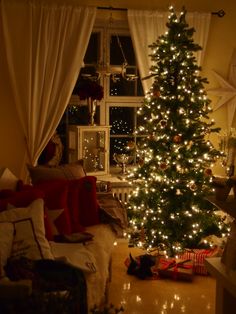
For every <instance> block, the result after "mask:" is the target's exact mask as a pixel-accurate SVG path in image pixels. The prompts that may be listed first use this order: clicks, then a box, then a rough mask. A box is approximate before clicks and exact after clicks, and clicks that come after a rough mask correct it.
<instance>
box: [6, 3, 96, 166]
mask: <svg viewBox="0 0 236 314" xmlns="http://www.w3.org/2000/svg"><path fill="white" fill-rule="evenodd" d="M0 14H1V17H0V20H2V23H3V25H2V27H3V34H4V38H3V39H2V40H3V41H2V44H4V45H5V47H6V55H7V63H8V67H9V74H10V78H11V83H12V93H13V94H14V99H15V104H16V107H17V112H18V114H19V117H20V121H21V123H22V126H23V129H24V133H25V138H26V145H27V152H28V155H29V156H28V158H29V161H28V162H29V163H31V164H35V163H36V162H37V159H38V157H39V155H40V153H41V151H42V150H43V148H44V147H45V145H46V144H47V142H48V141H49V139H50V138H51V137H52V135H53V133H54V132H55V129H56V127H57V125H58V123H59V121H60V119H61V117H62V115H63V112H64V111H65V108H66V106H67V104H68V102H69V98H70V96H71V93H72V90H73V87H74V85H75V82H76V79H77V77H78V74H79V71H80V68H81V66H82V63H83V58H84V55H85V52H86V48H87V45H88V41H89V37H90V34H91V32H92V27H93V25H94V20H95V15H96V8H92V7H90V8H89V7H80V6H77V5H74V4H72V3H71V4H70V1H67V2H66V4H60V5H59V4H55V3H54V4H53V3H47V2H46V1H41V0H24V1H22V0H21V1H19V0H0Z"/></svg>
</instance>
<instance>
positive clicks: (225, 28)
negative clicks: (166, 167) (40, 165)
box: [0, 0, 236, 177]
mask: <svg viewBox="0 0 236 314" xmlns="http://www.w3.org/2000/svg"><path fill="white" fill-rule="evenodd" d="M50 1H53V0H50ZM60 2H62V1H60ZM74 2H75V3H80V4H84V5H95V6H105V7H111V6H113V7H119V8H127V7H128V8H133V9H134V8H137V9H152V8H153V9H162V10H167V8H168V4H169V1H167V0H163V1H161V4H160V1H157V0H156V1H154V0H146V1H141V0H129V1H126V0H119V2H117V1H99V0H97V1H95V0H80V1H79V0H77V1H76V0H74ZM172 4H173V5H174V6H175V8H176V9H177V10H180V9H181V8H182V6H183V2H182V1H180V0H175V1H172ZM184 5H185V7H186V9H187V11H202V12H214V11H218V10H219V9H223V10H224V11H225V12H226V15H225V16H224V17H223V18H218V17H216V16H212V21H211V27H210V33H209V41H208V44H207V51H206V55H205V60H204V64H203V72H202V76H205V77H207V78H208V80H209V84H208V86H207V88H217V87H219V84H218V82H217V81H216V79H215V78H214V76H213V74H212V70H215V71H216V72H218V73H219V74H220V75H222V77H224V78H228V74H229V63H230V59H231V56H232V53H233V50H234V48H236V37H235V29H236V27H235V26H236V2H235V1H232V0H231V1H229V0H228V1H224V2H223V3H222V1H220V0H214V1H212V0H194V1H190V0H185V3H184ZM99 14H101V12H100V13H99ZM116 15H119V19H120V18H125V15H126V12H125V11H121V12H118V11H117V12H114V17H115V16H116ZM13 22H14V21H13ZM1 36H2V34H1V29H0V38H1ZM0 42H1V40H0ZM0 55H1V56H4V50H3V47H2V46H1V44H0ZM0 68H1V72H0V147H1V154H0V165H1V166H2V165H4V166H7V167H9V168H11V169H12V170H13V171H14V173H15V174H16V175H18V176H21V177H22V176H24V171H25V168H24V160H25V155H26V154H25V145H24V136H23V133H22V129H21V127H20V123H19V120H18V118H17V116H16V114H15V108H14V100H13V99H12V93H11V89H10V83H9V80H8V76H7V74H6V73H7V72H6V70H7V67H6V63H5V61H4V58H0ZM2 69H3V70H2ZM4 69H5V71H4ZM210 99H211V100H212V106H213V108H214V105H215V103H216V102H217V100H218V98H217V97H215V96H214V97H213V96H210ZM212 118H214V119H215V121H216V125H217V126H219V127H221V128H222V129H225V128H226V126H227V104H226V105H224V106H222V107H221V108H219V109H218V110H216V111H215V112H214V113H213V114H212ZM234 126H236V124H235V121H234ZM211 140H212V141H213V143H214V145H217V137H216V136H215V137H212V138H211ZM214 171H215V173H218V174H224V171H223V168H222V167H221V166H220V164H219V163H218V164H217V165H216V167H215V168H214Z"/></svg>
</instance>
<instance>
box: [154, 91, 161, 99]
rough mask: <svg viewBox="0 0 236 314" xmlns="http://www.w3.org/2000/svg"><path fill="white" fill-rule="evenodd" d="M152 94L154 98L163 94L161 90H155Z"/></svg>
mask: <svg viewBox="0 0 236 314" xmlns="http://www.w3.org/2000/svg"><path fill="white" fill-rule="evenodd" d="M152 95H153V98H159V97H160V95H161V93H160V91H159V90H154V91H153V93H152Z"/></svg>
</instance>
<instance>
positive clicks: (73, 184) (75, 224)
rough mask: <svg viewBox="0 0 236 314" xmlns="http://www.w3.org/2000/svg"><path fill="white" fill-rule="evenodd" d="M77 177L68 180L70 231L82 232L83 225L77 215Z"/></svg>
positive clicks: (83, 229)
mask: <svg viewBox="0 0 236 314" xmlns="http://www.w3.org/2000/svg"><path fill="white" fill-rule="evenodd" d="M79 186H80V184H79V179H78V180H69V191H68V207H69V213H70V222H71V230H72V232H83V231H85V227H83V226H82V225H81V221H80V215H79Z"/></svg>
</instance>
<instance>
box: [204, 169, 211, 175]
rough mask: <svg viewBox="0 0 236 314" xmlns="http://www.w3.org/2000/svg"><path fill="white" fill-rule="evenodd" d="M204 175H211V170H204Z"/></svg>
mask: <svg viewBox="0 0 236 314" xmlns="http://www.w3.org/2000/svg"><path fill="white" fill-rule="evenodd" d="M204 174H205V175H206V176H207V177H208V176H211V175H212V170H211V169H210V168H207V169H205V171H204Z"/></svg>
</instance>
